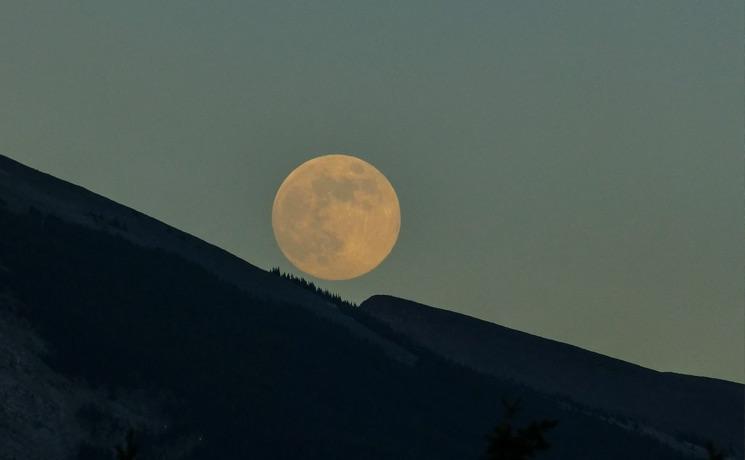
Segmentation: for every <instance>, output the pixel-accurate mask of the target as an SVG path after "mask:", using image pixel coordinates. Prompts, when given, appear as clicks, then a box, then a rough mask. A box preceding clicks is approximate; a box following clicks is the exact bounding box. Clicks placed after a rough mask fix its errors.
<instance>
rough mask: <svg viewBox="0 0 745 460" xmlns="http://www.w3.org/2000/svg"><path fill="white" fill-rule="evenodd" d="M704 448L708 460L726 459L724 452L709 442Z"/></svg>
mask: <svg viewBox="0 0 745 460" xmlns="http://www.w3.org/2000/svg"><path fill="white" fill-rule="evenodd" d="M704 448H705V449H706V453H707V454H708V455H709V460H725V459H726V458H727V456H726V454H725V452H724V451H723V450H722V449H720V448H719V447H717V446H716V445H714V443H713V442H711V441H708V442H707V443H706V445H705V446H704Z"/></svg>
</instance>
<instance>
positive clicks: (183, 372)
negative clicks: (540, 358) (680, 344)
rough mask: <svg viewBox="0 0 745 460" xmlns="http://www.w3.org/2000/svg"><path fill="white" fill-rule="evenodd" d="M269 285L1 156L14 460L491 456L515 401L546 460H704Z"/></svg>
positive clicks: (0, 229) (1, 420)
mask: <svg viewBox="0 0 745 460" xmlns="http://www.w3.org/2000/svg"><path fill="white" fill-rule="evenodd" d="M273 276H274V275H272V274H269V273H266V272H264V271H262V270H260V269H258V268H256V267H253V266H251V265H250V264H248V263H246V262H243V261H241V260H240V259H237V258H235V257H233V256H231V255H229V254H227V253H225V252H224V251H222V250H220V249H218V248H214V247H213V246H210V245H208V244H207V243H204V242H201V241H199V240H197V239H195V238H193V237H190V236H188V235H185V234H183V233H181V232H178V231H177V230H174V229H171V228H170V227H168V226H166V225H164V224H162V223H159V222H157V221H155V220H153V219H150V218H148V217H146V216H142V215H141V214H138V213H136V212H134V211H132V210H130V209H128V208H125V207H122V206H119V205H117V204H116V203H113V202H111V201H109V200H106V199H104V198H101V197H99V196H97V195H95V194H92V193H90V192H87V191H85V190H83V189H80V188H79V187H75V186H73V185H70V184H67V183H64V182H62V181H59V180H57V179H54V178H52V177H50V176H47V175H44V174H41V173H38V172H35V171H33V170H30V169H29V168H26V167H24V166H22V165H19V164H18V163H15V162H13V161H11V160H8V159H3V158H0V313H1V314H0V331H15V332H14V333H8V334H5V333H4V334H2V335H0V359H2V361H0V390H2V391H3V393H2V397H3V401H4V404H3V406H2V411H0V458H3V459H4V458H19V459H20V458H23V459H37V458H38V459H45V458H50V454H49V452H52V450H53V452H54V456H55V458H64V457H62V456H61V455H60V453H64V456H65V457H67V458H79V459H83V460H85V459H100V458H106V456H107V455H108V452H109V451H110V448H111V442H113V441H112V440H114V439H121V437H123V435H124V432H125V431H126V429H127V427H129V426H132V427H134V428H136V429H137V430H138V432H139V435H138V436H139V439H140V440H141V442H142V445H143V456H144V458H171V459H221V460H222V459H225V460H230V459H245V458H252V459H284V458H288V459H289V458H303V459H311V460H312V459H335V458H355V459H423V458H427V459H443V460H446V459H466V458H473V459H476V458H479V456H480V453H481V452H483V450H484V447H485V445H484V444H485V441H484V437H485V435H486V434H487V433H488V432H490V431H491V429H492V428H493V426H494V424H495V423H496V421H497V419H498V418H499V416H500V400H501V399H502V398H503V397H507V398H521V399H522V400H523V401H524V411H523V413H522V421H526V420H530V419H535V418H539V417H540V418H543V417H547V418H555V419H557V420H559V422H560V425H559V427H558V428H557V429H556V430H555V431H554V432H552V433H551V436H550V440H551V442H552V444H553V446H552V449H551V450H550V451H549V452H548V453H547V454H546V455H545V456H544V457H543V458H545V459H547V460H550V459H574V460H582V459H598V458H602V459H605V460H626V459H628V458H635V459H641V460H646V459H648V460H667V459H669V460H673V459H684V458H691V456H690V455H685V454H684V453H681V452H680V451H676V450H675V449H671V448H670V447H669V446H667V445H665V444H664V443H660V442H659V441H658V440H656V439H655V438H654V437H652V436H648V435H645V434H644V433H641V432H639V431H634V430H628V429H625V428H622V427H619V426H618V425H617V424H616V423H613V422H612V421H604V420H600V419H598V418H597V417H596V416H594V415H593V414H586V413H584V412H583V411H582V410H581V408H578V407H577V406H573V405H571V404H567V403H566V401H561V400H558V399H556V398H554V397H551V396H549V395H546V394H543V393H541V392H538V391H535V390H533V389H530V388H527V387H525V386H524V385H521V384H519V383H515V382H512V381H509V380H506V379H502V378H495V377H493V376H490V375H486V374H484V373H480V372H476V371H474V370H470V369H468V368H465V367H463V366H460V365H457V364H454V363H452V362H449V361H448V360H445V359H443V358H441V357H440V356H438V355H437V354H435V353H432V352H430V351H428V350H427V349H425V348H422V347H420V346H418V345H417V344H416V343H414V341H412V340H411V338H410V337H408V336H406V335H401V334H397V333H396V332H395V331H392V330H391V329H390V328H388V327H387V326H386V325H385V324H384V323H383V322H381V321H379V320H377V319H375V318H374V317H372V316H370V315H368V314H367V313H366V311H365V309H354V310H340V309H338V308H336V307H334V306H333V305H330V304H329V303H328V302H327V301H326V299H325V298H323V297H321V296H318V295H316V294H314V293H312V292H309V291H305V290H302V289H300V288H299V287H297V286H295V285H293V284H292V283H290V282H287V281H285V280H282V279H281V278H279V277H276V276H274V277H273ZM19 324H25V325H26V326H19ZM4 350H5V351H4ZM19 359H21V360H23V361H24V362H25V363H26V364H24V365H19V364H18V360H19ZM11 409H12V410H11ZM42 420H48V421H49V423H47V424H46V425H45V424H40V423H39V421H42ZM66 426H67V427H71V428H67V429H63V428H62V427H66ZM40 440H46V441H40ZM39 443H42V444H49V446H51V447H50V449H52V448H53V449H52V450H49V449H41V450H40V449H35V447H38V445H39ZM8 452H14V454H13V456H12V457H10V456H8V455H7V453H8ZM19 453H20V454H19ZM3 455H5V457H3Z"/></svg>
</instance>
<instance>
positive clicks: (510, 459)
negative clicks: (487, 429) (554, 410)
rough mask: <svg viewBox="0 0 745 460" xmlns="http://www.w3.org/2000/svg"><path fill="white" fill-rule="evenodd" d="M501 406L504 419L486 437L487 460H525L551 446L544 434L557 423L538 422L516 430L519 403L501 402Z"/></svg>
mask: <svg viewBox="0 0 745 460" xmlns="http://www.w3.org/2000/svg"><path fill="white" fill-rule="evenodd" d="M502 405H503V406H504V417H503V419H502V421H501V422H500V423H499V424H498V425H497V427H496V428H495V429H494V431H493V432H492V433H491V434H490V435H489V436H488V440H489V445H488V447H487V449H486V458H487V459H488V460H526V459H530V458H533V457H534V456H535V455H536V454H537V453H538V452H540V451H544V450H546V449H548V448H549V447H550V446H551V445H550V444H549V443H548V441H546V438H545V433H546V432H547V431H549V430H551V429H553V428H554V427H556V425H558V424H559V422H558V421H556V420H538V421H533V422H530V423H529V424H528V425H527V426H525V427H523V428H516V427H515V426H514V424H513V423H514V419H515V417H516V416H517V413H518V412H519V411H520V402H519V401H514V402H512V401H507V400H502Z"/></svg>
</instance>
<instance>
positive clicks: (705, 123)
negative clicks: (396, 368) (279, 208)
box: [0, 0, 745, 382]
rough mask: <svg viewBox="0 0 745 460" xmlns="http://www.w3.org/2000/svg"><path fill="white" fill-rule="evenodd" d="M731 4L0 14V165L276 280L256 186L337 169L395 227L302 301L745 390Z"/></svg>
mask: <svg viewBox="0 0 745 460" xmlns="http://www.w3.org/2000/svg"><path fill="white" fill-rule="evenodd" d="M744 8H745V7H744V6H743V3H742V2H741V1H727V0H721V1H717V2H707V1H690V0H671V1H655V2H648V1H624V2H618V1H615V0H591V1H590V0H588V1H579V0H569V1H563V2H549V1H525V0H514V1H500V2H495V1H466V2H456V1H448V2H445V1H436V0H435V1H426V2H424V1H405V2H401V1H386V0H380V1H375V2H359V1H353V0H344V1H340V0H339V1H337V0H330V1H323V2H301V1H286V0H267V1H216V2H199V1H188V0H182V1H171V2H166V1H162V2H153V1H137V0H133V1H128V2H113V1H105V0H78V1H58V0H55V1H42V0H39V1H34V2H28V1H25V0H24V1H16V0H10V1H4V2H3V3H2V6H1V7H0V88H2V90H0V153H2V154H4V155H7V156H10V157H11V158H13V159H16V160H18V161H21V162H23V163H25V164H27V165H29V166H32V167H35V168H37V169H41V170H42V171H45V172H48V173H50V174H53V175H55V176H57V177H60V178H62V179H65V180H68V181H71V182H73V183H76V184H79V185H82V186H84V187H86V188H88V189H90V190H93V191H95V192H97V193H100V194H102V195H105V196H107V197H109V198H111V199H113V200H115V201H118V202H120V203H123V204H126V205H128V206H131V207H133V208H135V209H137V210H140V211H142V212H144V213H146V214H149V215H151V216H153V217H156V218H158V219H160V220H162V221H165V222H167V223H169V224H171V225H173V226H175V227H178V228H180V229H182V230H184V231H187V232H189V233H192V234H194V235H196V236H198V237H200V238H203V239H205V240H207V241H209V242H211V243H213V244H216V245H218V246H220V247H223V248H225V249H227V250H229V251H231V252H233V253H234V254H236V255H238V256H239V257H241V258H243V259H245V260H247V261H249V262H251V263H252V264H254V265H258V266H260V267H263V268H266V269H268V268H270V267H273V266H279V267H280V268H281V269H282V270H284V271H291V272H295V273H297V272H296V271H295V270H294V269H293V267H292V266H291V265H290V264H289V262H287V261H286V260H285V259H284V257H283V255H282V253H281V251H280V250H279V248H278V247H277V244H276V242H275V240H274V236H273V233H272V228H271V207H272V201H273V199H274V194H275V192H276V191H277V188H278V187H279V185H280V183H281V182H282V180H283V179H284V178H285V176H286V175H287V174H288V173H289V172H290V171H291V170H292V169H294V168H295V167H296V166H297V165H299V164H301V163H302V162H303V161H306V160H308V159H310V158H312V157H314V156H317V155H321V154H325V153H347V154H352V155H355V156H358V157H360V158H362V159H364V160H366V161H368V162H370V163H371V164H373V165H375V167H377V168H378V169H379V170H380V171H382V172H383V173H384V174H385V175H386V176H387V177H388V179H389V180H390V182H391V183H392V184H393V186H394V187H395V189H396V192H397V194H398V197H399V201H400V204H401V233H400V237H399V240H398V243H397V245H396V247H395V248H394V249H393V251H392V253H391V254H390V256H389V257H388V259H387V260H386V261H385V262H383V264H381V265H380V266H379V267H378V268H377V269H376V270H375V271H373V272H372V273H370V274H368V275H365V276H363V277H361V278H358V279H355V280H352V281H344V282H323V281H320V282H319V284H321V285H322V286H323V287H324V288H327V289H329V290H332V291H334V292H338V293H340V294H341V295H342V296H344V297H346V298H348V299H350V300H352V301H355V302H360V301H362V300H364V299H365V298H367V297H368V296H370V295H372V294H392V295H397V296H400V297H404V298H408V299H412V300H416V301H419V302H423V303H427V304H430V305H433V306H439V307H444V308H448V309H451V310H454V311H457V312H461V313H465V314H468V315H472V316H476V317H478V318H482V319H485V320H488V321H492V322H496V323H499V324H502V325H505V326H508V327H512V328H515V329H519V330H522V331H526V332H530V333H532V334H536V335H540V336H543V337H548V338H552V339H555V340H560V341H562V342H568V343H571V344H574V345H577V346H580V347H583V348H587V349H590V350H593V351H597V352H600V353H603V354H606V355H610V356H614V357H617V358H620V359H624V360H627V361H631V362H634V363H638V364H641V365H644V366H647V367H651V368H653V369H658V370H664V371H674V372H682V373H689V374H694V375H705V376H712V377H719V378H725V379H729V380H735V381H739V382H743V381H745V337H744V334H745V332H743V331H745V308H743V299H745V292H744V286H743V280H744V279H745V277H744V276H743V275H744V273H743V264H742V261H743V244H742V236H743V229H745V226H744V225H743V224H745V222H743V190H744V187H743V185H744V184H743V162H742V153H743V125H744V124H745V120H744V117H743V96H742V95H743V74H744V72H745V70H744V69H743V51H744V50H743V32H744V30H743V18H744V16H745V14H744V13H745V12H744V11H743V9H744ZM314 281H317V280H314Z"/></svg>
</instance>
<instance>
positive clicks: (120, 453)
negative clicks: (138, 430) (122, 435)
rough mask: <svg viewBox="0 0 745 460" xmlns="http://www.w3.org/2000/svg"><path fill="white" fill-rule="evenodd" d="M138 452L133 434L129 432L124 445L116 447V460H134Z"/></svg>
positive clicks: (131, 431) (132, 431)
mask: <svg viewBox="0 0 745 460" xmlns="http://www.w3.org/2000/svg"><path fill="white" fill-rule="evenodd" d="M138 450H139V448H138V446H137V443H136V442H135V432H134V430H129V431H128V432H127V437H126V439H125V440H124V445H123V446H116V460H135V459H136V458H137V452H138Z"/></svg>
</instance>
